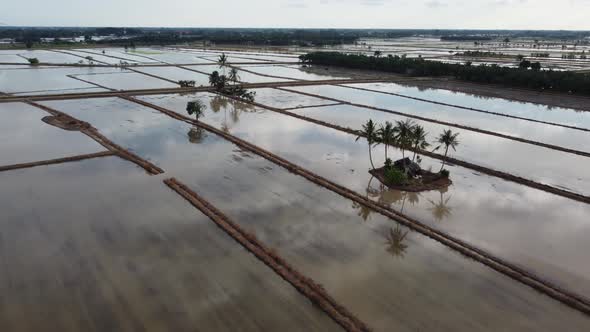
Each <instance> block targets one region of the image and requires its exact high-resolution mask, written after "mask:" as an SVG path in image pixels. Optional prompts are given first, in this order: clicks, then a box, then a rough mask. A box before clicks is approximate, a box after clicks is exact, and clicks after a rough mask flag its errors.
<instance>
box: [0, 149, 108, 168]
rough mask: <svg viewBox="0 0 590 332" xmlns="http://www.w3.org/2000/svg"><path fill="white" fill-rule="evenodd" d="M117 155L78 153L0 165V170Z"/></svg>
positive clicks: (105, 152)
mask: <svg viewBox="0 0 590 332" xmlns="http://www.w3.org/2000/svg"><path fill="white" fill-rule="evenodd" d="M115 155H116V153H114V152H113V151H103V152H97V153H91V154H82V155H77V156H72V157H65V158H57V159H49V160H42V161H34V162H31V163H22V164H14V165H6V166H0V172H5V171H12V170H16V169H22V168H32V167H37V166H46V165H54V164H63V163H69V162H73V161H80V160H86V159H94V158H101V157H109V156H115Z"/></svg>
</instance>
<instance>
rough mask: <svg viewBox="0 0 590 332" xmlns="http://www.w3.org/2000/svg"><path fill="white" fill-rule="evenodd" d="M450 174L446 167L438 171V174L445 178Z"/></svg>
mask: <svg viewBox="0 0 590 332" xmlns="http://www.w3.org/2000/svg"><path fill="white" fill-rule="evenodd" d="M450 174H451V173H449V171H448V170H446V169H443V170H442V171H440V175H442V176H443V177H445V178H448V177H449V175H450Z"/></svg>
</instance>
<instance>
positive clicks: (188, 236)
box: [0, 157, 583, 331]
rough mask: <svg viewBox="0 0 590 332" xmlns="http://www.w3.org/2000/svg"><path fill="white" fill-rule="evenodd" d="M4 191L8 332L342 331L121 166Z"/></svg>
mask: <svg viewBox="0 0 590 332" xmlns="http://www.w3.org/2000/svg"><path fill="white" fill-rule="evenodd" d="M0 181H1V182H2V188H1V189H0V197H1V199H0V202H1V203H0V206H1V208H2V215H3V216H2V219H1V221H0V225H1V227H2V247H1V248H2V257H3V259H2V267H3V268H2V273H1V277H0V289H1V290H2V303H3V306H2V310H1V312H0V317H2V319H0V328H1V329H2V330H3V331H80V330H84V331H137V330H138V329H141V330H145V331H165V330H169V329H170V328H171V327H172V328H173V329H175V330H185V331H186V330H190V329H192V328H194V327H195V326H198V327H199V328H203V329H207V330H211V331H232V330H234V331H235V330H236V329H240V330H247V331H260V330H261V329H263V330H269V331H270V330H287V331H300V330H302V327H304V328H306V329H309V330H315V331H337V330H339V329H338V326H337V325H336V324H335V323H333V322H332V321H331V320H330V319H329V318H328V317H327V316H325V315H324V314H323V313H322V312H321V311H320V310H318V309H316V307H314V306H313V305H312V304H311V303H309V301H307V300H306V299H305V298H303V297H302V296H301V295H300V294H299V293H297V291H295V290H294V289H293V288H292V287H290V285H288V284H287V283H285V282H284V281H283V280H282V279H281V278H279V277H278V276H276V275H275V274H274V273H272V271H271V270H270V269H268V268H267V267H266V266H265V265H264V264H262V263H261V262H259V261H258V260H256V259H255V257H254V256H252V255H251V254H249V253H248V252H247V251H246V250H244V249H243V248H242V247H240V246H239V245H238V244H237V243H236V242H234V241H233V240H232V239H231V238H230V237H229V236H228V235H226V234H225V233H223V232H222V231H221V230H220V229H219V228H217V227H216V226H215V225H214V224H213V223H211V222H210V221H209V219H208V218H207V217H206V216H204V215H202V214H201V213H200V212H199V211H198V210H195V209H194V208H193V207H192V206H190V205H189V204H188V203H186V202H185V201H183V200H180V199H178V197H177V196H176V195H175V194H174V193H173V192H171V191H170V190H168V188H166V187H165V186H163V185H162V182H161V179H158V178H149V177H146V176H145V173H144V172H142V171H140V170H137V169H135V168H134V167H133V166H130V165H129V164H128V163H126V162H124V161H122V160H120V159H118V158H115V157H108V158H103V159H97V160H91V161H83V162H79V163H73V164H63V165H55V166H48V167H42V168H34V169H27V170H18V171H11V172H6V173H3V174H0ZM261 294H264V296H261ZM551 304H553V303H551ZM574 319H575V318H574ZM579 323H583V322H582V321H580V322H579Z"/></svg>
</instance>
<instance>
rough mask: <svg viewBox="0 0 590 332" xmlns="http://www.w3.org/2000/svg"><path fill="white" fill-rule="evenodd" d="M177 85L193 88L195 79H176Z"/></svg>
mask: <svg viewBox="0 0 590 332" xmlns="http://www.w3.org/2000/svg"><path fill="white" fill-rule="evenodd" d="M178 85H180V87H181V88H193V87H195V81H187V80H180V81H178Z"/></svg>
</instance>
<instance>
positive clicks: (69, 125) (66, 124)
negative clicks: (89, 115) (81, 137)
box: [41, 115, 90, 131]
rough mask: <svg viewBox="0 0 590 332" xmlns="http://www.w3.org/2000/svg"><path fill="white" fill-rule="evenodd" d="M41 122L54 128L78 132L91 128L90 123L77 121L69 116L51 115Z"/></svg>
mask: <svg viewBox="0 0 590 332" xmlns="http://www.w3.org/2000/svg"><path fill="white" fill-rule="evenodd" d="M41 120H42V121H43V122H45V123H47V124H49V125H52V126H54V127H57V128H60V129H63V130H70V131H78V130H81V129H85V128H88V127H90V125H89V124H88V123H86V122H83V121H79V120H76V119H74V118H72V117H69V116H67V115H49V116H45V117H43V118H42V119H41Z"/></svg>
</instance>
